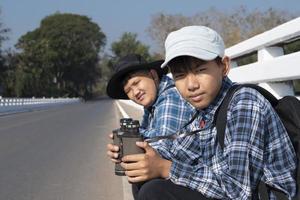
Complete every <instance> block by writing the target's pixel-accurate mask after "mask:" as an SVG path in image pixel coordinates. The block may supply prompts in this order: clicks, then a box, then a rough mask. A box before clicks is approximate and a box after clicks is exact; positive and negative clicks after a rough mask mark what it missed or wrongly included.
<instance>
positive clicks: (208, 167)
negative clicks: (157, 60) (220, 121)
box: [122, 26, 296, 200]
mask: <svg viewBox="0 0 300 200" xmlns="http://www.w3.org/2000/svg"><path fill="white" fill-rule="evenodd" d="M165 48H166V59H165V61H164V63H163V64H162V67H166V66H168V67H169V68H170V70H171V73H172V75H173V78H174V80H175V85H176V87H177V89H178V91H179V92H180V94H181V95H182V97H184V98H185V99H186V100H187V101H188V102H189V103H191V104H192V105H193V106H194V107H195V108H196V109H197V110H198V112H199V114H198V116H197V117H196V118H195V120H194V121H193V122H192V123H191V124H190V125H189V126H188V127H187V128H186V129H187V130H186V131H187V132H196V133H195V134H192V135H189V136H186V137H180V138H177V139H175V140H173V141H170V140H161V141H160V145H158V146H157V147H156V150H154V149H153V148H151V147H150V146H149V145H148V144H147V143H146V142H144V143H138V145H139V146H141V147H143V148H144V149H145V150H146V154H145V155H133V156H128V157H124V158H123V161H124V163H122V166H123V167H124V168H125V169H126V170H127V171H126V174H127V176H128V179H129V181H131V182H139V181H147V182H146V183H145V184H144V185H143V186H142V187H141V189H140V190H139V192H138V195H137V196H138V199H143V200H146V199H147V200H148V199H149V200H150V199H151V200H158V199H174V200H180V199H181V200H187V199H242V200H243V199H259V195H258V192H257V189H258V184H259V183H260V181H262V182H264V183H266V184H267V185H268V186H271V187H272V188H274V189H275V190H280V191H281V192H282V193H284V194H285V195H286V197H287V198H288V199H291V197H293V196H294V195H295V193H296V185H295V179H294V174H295V169H296V155H295V152H294V149H293V147H292V144H291V141H290V140H289V137H288V135H287V132H286V130H285V128H284V126H283V124H282V122H281V121H280V119H279V117H278V115H277V114H276V112H275V111H274V110H273V108H272V106H271V105H270V103H269V102H268V101H267V100H266V99H265V98H264V97H263V96H262V95H261V94H260V93H259V92H258V91H256V90H254V89H252V88H247V87H244V88H241V89H240V90H238V91H237V92H236V93H235V94H234V96H233V98H232V100H231V102H230V104H229V107H228V112H227V113H228V114H227V124H226V129H225V142H224V143H225V145H224V149H222V148H221V147H220V144H219V143H218V141H217V130H216V126H215V123H214V116H215V114H216V111H217V109H218V108H219V106H220V104H221V103H222V100H223V99H224V97H225V95H226V93H227V92H228V90H229V89H230V88H231V87H232V85H233V83H232V82H231V80H230V79H229V78H228V77H227V74H228V72H229V58H228V57H226V56H225V55H224V49H225V47H224V43H223V40H222V38H221V37H220V36H219V34H218V33H216V32H215V31H214V30H212V29H210V28H208V27H204V26H188V27H184V28H182V29H179V30H177V31H174V32H172V33H170V34H169V35H168V37H167V39H166V42H165ZM132 161H138V162H136V163H132V164H130V163H128V162H132ZM126 163H127V164H126ZM269 199H276V197H275V196H274V194H273V192H270V195H269Z"/></svg>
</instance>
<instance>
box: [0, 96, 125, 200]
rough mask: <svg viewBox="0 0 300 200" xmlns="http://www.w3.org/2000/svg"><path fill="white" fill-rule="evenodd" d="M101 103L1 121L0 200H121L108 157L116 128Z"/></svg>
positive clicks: (114, 117) (106, 103) (110, 108)
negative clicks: (113, 131) (107, 152)
mask: <svg viewBox="0 0 300 200" xmlns="http://www.w3.org/2000/svg"><path fill="white" fill-rule="evenodd" d="M119 117H120V113H119V112H118V110H117V107H116V106H115V104H114V102H113V101H111V100H102V101H97V102H92V103H85V104H84V103H81V104H73V105H66V106H63V107H58V108H52V109H50V110H44V111H34V112H28V113H20V114H13V115H6V116H1V117H0V200H102V199H103V200H121V199H124V191H123V184H124V183H123V182H124V180H123V181H122V178H120V177H117V176H115V175H114V174H113V167H114V166H113V164H112V163H111V162H109V160H108V158H107V156H106V144H107V142H108V141H109V139H108V137H107V134H108V133H109V132H111V130H112V129H113V128H116V127H117V126H118V120H119Z"/></svg>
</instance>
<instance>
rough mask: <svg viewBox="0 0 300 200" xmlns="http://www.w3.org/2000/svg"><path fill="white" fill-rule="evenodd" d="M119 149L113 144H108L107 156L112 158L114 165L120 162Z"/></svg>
mask: <svg viewBox="0 0 300 200" xmlns="http://www.w3.org/2000/svg"><path fill="white" fill-rule="evenodd" d="M118 152H119V147H118V146H117V145H113V144H107V152H106V154H107V156H108V157H110V159H111V161H112V162H114V163H118V162H120V160H118V158H119V153H118Z"/></svg>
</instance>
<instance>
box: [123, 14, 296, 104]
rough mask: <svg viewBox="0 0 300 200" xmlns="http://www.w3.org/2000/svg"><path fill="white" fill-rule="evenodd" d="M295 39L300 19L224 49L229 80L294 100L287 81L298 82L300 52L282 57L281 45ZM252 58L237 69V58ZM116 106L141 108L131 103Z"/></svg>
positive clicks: (291, 86)
mask: <svg viewBox="0 0 300 200" xmlns="http://www.w3.org/2000/svg"><path fill="white" fill-rule="evenodd" d="M299 39H300V17H298V18H296V19H293V20H291V21H289V22H286V23H284V24H282V25H279V26H277V27H275V28H273V29H271V30H268V31H266V32H264V33H261V34H259V35H256V36H254V37H252V38H250V39H247V40H245V41H243V42H240V43H238V44H236V45H234V46H232V47H229V48H227V49H226V50H225V54H226V55H227V56H229V57H230V59H231V70H230V72H229V77H230V79H231V80H233V81H235V82H239V83H254V84H258V85H260V86H262V87H264V88H266V89H267V90H269V91H270V92H271V93H272V94H274V95H275V96H276V97H277V98H280V97H282V96H285V95H293V96H296V94H295V92H294V87H293V84H292V82H291V81H292V80H297V79H300V51H298V52H293V53H290V54H285V52H284V50H283V45H284V44H286V43H290V42H292V41H296V40H299ZM299 49H300V48H299ZM255 54H256V57H257V61H256V62H254V63H250V64H247V65H240V66H239V65H238V62H237V61H238V60H239V59H240V58H243V57H245V56H247V55H255ZM297 97H298V99H300V97H299V96H297ZM120 102H123V103H126V104H128V105H131V106H135V107H138V108H142V107H141V106H138V105H137V104H135V103H133V102H132V101H128V100H127V101H126V100H121V101H120Z"/></svg>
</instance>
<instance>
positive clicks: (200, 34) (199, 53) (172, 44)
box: [161, 26, 225, 68]
mask: <svg viewBox="0 0 300 200" xmlns="http://www.w3.org/2000/svg"><path fill="white" fill-rule="evenodd" d="M165 49H166V58H165V61H164V62H163V64H162V65H161V67H162V68H164V67H165V66H166V65H167V64H168V62H170V61H171V60H172V59H173V58H176V57H178V56H193V57H195V58H198V59H201V60H207V61H208V60H214V59H215V58H216V57H218V56H219V57H221V58H223V57H224V51H225V45H224V42H223V39H222V37H221V36H220V35H219V34H218V33H217V32H216V31H214V30H212V29H210V28H208V27H206V26H186V27H183V28H181V29H179V30H177V31H173V32H171V33H169V35H168V37H167V39H166V42H165Z"/></svg>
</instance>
